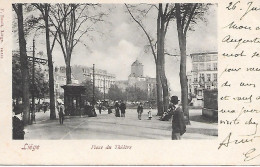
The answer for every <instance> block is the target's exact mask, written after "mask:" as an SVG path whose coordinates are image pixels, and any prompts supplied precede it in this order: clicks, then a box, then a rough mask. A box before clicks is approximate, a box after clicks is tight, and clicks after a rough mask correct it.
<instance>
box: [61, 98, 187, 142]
mask: <svg viewBox="0 0 260 167" xmlns="http://www.w3.org/2000/svg"><path fill="white" fill-rule="evenodd" d="M178 103H179V99H178V97H177V96H172V97H171V100H170V105H169V108H168V110H167V111H166V112H165V113H164V114H163V116H162V117H161V120H169V118H172V140H180V139H181V136H182V135H183V134H184V133H185V132H186V124H185V120H184V114H183V111H182V109H181V108H180V107H179V105H178ZM114 107H115V116H116V117H125V112H126V104H125V103H124V102H123V101H120V103H119V102H118V101H116V102H115V105H114ZM57 108H58V112H59V122H60V124H63V121H64V115H65V113H64V106H63V104H62V103H61V102H58V105H57ZM143 109H144V108H143V104H142V103H139V105H138V107H137V113H138V119H139V120H141V119H142V113H143ZM110 110H111V108H110ZM100 113H101V112H100ZM151 118H152V113H151V108H150V111H149V112H148V119H149V120H151Z"/></svg>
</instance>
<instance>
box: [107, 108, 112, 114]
mask: <svg viewBox="0 0 260 167" xmlns="http://www.w3.org/2000/svg"><path fill="white" fill-rule="evenodd" d="M111 108H112V107H111V106H108V107H107V111H108V114H111V113H112V109H111Z"/></svg>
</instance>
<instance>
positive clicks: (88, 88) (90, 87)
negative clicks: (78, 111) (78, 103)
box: [83, 80, 103, 102]
mask: <svg viewBox="0 0 260 167" xmlns="http://www.w3.org/2000/svg"><path fill="white" fill-rule="evenodd" d="M83 85H84V86H85V88H86V94H85V95H86V100H87V101H89V102H91V101H92V100H93V83H92V82H91V81H90V80H86V81H84V82H83ZM94 93H95V102H96V101H97V100H102V99H103V96H102V93H101V92H100V91H99V89H98V88H97V87H95V91H94Z"/></svg>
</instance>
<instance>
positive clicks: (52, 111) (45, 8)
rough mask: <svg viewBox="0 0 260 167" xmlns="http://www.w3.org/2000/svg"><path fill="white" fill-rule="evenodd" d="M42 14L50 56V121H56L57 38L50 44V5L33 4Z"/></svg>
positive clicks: (48, 54)
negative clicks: (54, 52)
mask: <svg viewBox="0 0 260 167" xmlns="http://www.w3.org/2000/svg"><path fill="white" fill-rule="evenodd" d="M33 5H34V6H35V7H36V8H37V9H39V11H40V12H41V14H42V17H43V20H44V23H45V26H44V27H45V37H46V50H47V56H48V67H49V93H50V119H52V120H53V119H56V112H55V98H54V76H53V61H52V51H53V48H54V44H55V41H56V36H54V39H53V43H52V46H51V43H50V24H49V12H50V4H47V3H45V4H33Z"/></svg>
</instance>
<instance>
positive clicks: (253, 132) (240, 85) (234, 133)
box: [218, 1, 260, 162]
mask: <svg viewBox="0 0 260 167" xmlns="http://www.w3.org/2000/svg"><path fill="white" fill-rule="evenodd" d="M224 7H225V13H228V15H229V16H228V17H226V18H225V21H222V23H223V24H224V25H222V26H221V31H222V32H223V33H221V37H220V38H221V49H220V56H221V68H220V89H221V93H220V97H219V104H221V105H220V106H221V107H222V108H219V127H220V128H224V129H228V130H225V132H226V133H224V134H223V135H221V136H220V138H219V139H220V142H219V145H218V149H219V150H221V151H223V150H224V151H227V150H231V149H232V150H234V149H237V150H236V151H238V152H239V153H240V155H241V161H244V162H248V161H258V162H259V160H260V145H259V144H257V143H259V142H260V134H259V121H260V90H259V89H260V22H259V21H256V18H260V3H259V2H256V1H230V2H226V3H225V6H224ZM241 148H242V149H241Z"/></svg>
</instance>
